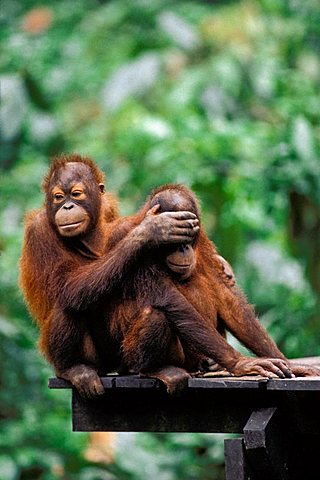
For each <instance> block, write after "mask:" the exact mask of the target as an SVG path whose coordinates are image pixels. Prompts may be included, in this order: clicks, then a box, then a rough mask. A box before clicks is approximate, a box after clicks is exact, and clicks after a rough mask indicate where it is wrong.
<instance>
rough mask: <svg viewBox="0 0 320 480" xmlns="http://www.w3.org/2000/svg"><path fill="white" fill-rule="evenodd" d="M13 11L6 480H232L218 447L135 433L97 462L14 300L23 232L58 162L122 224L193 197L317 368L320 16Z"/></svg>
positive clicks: (152, 6) (5, 92)
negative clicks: (105, 200)
mask: <svg viewBox="0 0 320 480" xmlns="http://www.w3.org/2000/svg"><path fill="white" fill-rule="evenodd" d="M1 10H2V11H1V14H2V17H1V30H0V38H1V60H0V65H1V93H2V98H1V100H2V103H1V120H2V122H1V142H2V148H1V157H0V175H1V180H0V192H1V193H0V253H1V256H0V271H1V278H0V342H1V346H0V364H1V372H0V389H1V391H0V478H1V480H16V479H30V480H37V479H44V480H51V479H59V478H61V479H79V480H113V479H124V480H127V479H128V480H129V479H130V480H131V479H132V480H149V479H150V478H157V479H159V480H176V479H180V478H185V479H190V480H191V479H202V480H206V479H216V480H220V479H222V478H223V444H222V441H221V438H218V436H217V435H200V434H192V435H187V434H185V435H182V434H162V435H152V434H123V435H120V436H118V437H117V439H116V444H115V458H114V461H113V462H112V463H111V464H110V465H104V464H103V463H95V462H91V461H89V460H86V459H85V457H84V450H85V448H86V445H87V441H88V436H87V435H86V434H73V433H71V425H70V410H69V394H68V393H66V392H63V391H53V392H52V391H51V392H50V391H48V390H47V388H46V383H47V378H48V377H49V376H50V375H52V371H51V369H50V367H49V366H48V365H47V364H46V363H45V362H44V361H43V359H42V358H41V357H40V355H39V353H38V352H37V349H36V342H37V331H36V328H35V326H34V325H33V324H32V321H31V319H30V317H29V315H28V313H27V311H26V308H25V306H24V303H23V300H22V297H21V294H20V292H19V289H18V287H17V276H18V259H19V255H20V249H21V242H22V234H23V216H24V214H25V212H26V211H27V210H30V209H32V208H36V207H39V206H40V205H41V203H42V201H43V197H42V193H41V191H40V183H41V179H42V176H43V174H44V172H45V171H46V168H47V165H48V162H49V158H50V156H52V155H54V154H58V153H61V152H78V153H81V154H85V155H88V156H91V157H92V158H94V159H95V160H96V161H97V162H98V164H99V165H100V167H101V168H102V169H103V170H104V171H105V172H106V174H107V188H108V189H109V190H111V191H113V192H115V193H117V194H118V195H119V197H120V202H121V212H122V213H123V214H128V213H132V212H135V211H136V209H137V208H138V207H139V205H141V204H142V202H143V201H144V199H145V198H146V196H147V194H148V193H149V191H150V189H151V188H152V187H154V186H156V185H159V184H162V183H164V182H175V181H178V182H182V183H184V184H186V185H188V186H190V187H191V188H192V189H194V191H195V192H196V193H197V195H198V196H199V199H200V200H201V204H202V209H203V223H204V225H205V227H206V230H207V232H208V234H209V235H210V237H211V238H212V239H213V240H214V241H215V242H216V244H217V245H218V248H219V250H220V252H221V253H222V255H224V256H225V257H226V258H227V259H228V260H229V261H230V262H231V263H232V265H233V266H234V268H235V271H236V274H237V278H238V281H239V283H240V285H241V286H242V288H243V289H244V291H245V292H246V294H247V295H248V298H249V300H250V302H251V303H254V304H255V305H256V309H257V312H258V314H259V316H260V318H261V321H262V322H263V324H264V325H265V326H266V327H267V328H268V330H269V332H270V334H271V335H272V336H273V338H274V339H275V340H276V341H277V342H278V345H279V346H280V348H281V349H282V350H283V352H284V353H285V354H286V355H287V356H289V357H299V356H308V355H320V342H319V340H320V308H319V307H320V301H319V297H320V295H319V292H320V160H319V146H320V122H319V120H320V89H319V85H320V55H319V53H320V4H319V1H318V0H290V1H279V0H260V1H258V0H243V1H215V2H210V1H207V2H205V1H202V2H201V1H189V2H188V1H176V2H172V1H168V0H136V1H134V2H133V1H130V0H114V1H98V0H87V1H86V0H72V1H70V2H66V1H62V0H55V1H43V2H39V1H32V0H20V1H18V0H3V1H2V9H1ZM198 407H199V408H201V406H198ZM198 407H197V406H195V409H196V408H198Z"/></svg>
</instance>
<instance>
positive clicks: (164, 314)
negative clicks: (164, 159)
mask: <svg viewBox="0 0 320 480" xmlns="http://www.w3.org/2000/svg"><path fill="white" fill-rule="evenodd" d="M168 192H169V196H168ZM175 193H178V194H181V197H183V199H184V200H185V202H186V203H185V204H184V205H183V207H181V208H183V209H188V210H190V211H193V212H194V213H196V214H197V216H199V207H198V202H197V201H196V199H195V197H194V195H193V193H192V192H191V191H190V190H188V189H187V188H186V187H184V186H181V185H165V186H163V187H160V188H159V189H157V190H155V191H154V192H153V193H152V195H151V196H150V198H149V200H148V201H147V202H146V204H145V206H144V207H143V208H142V209H141V211H140V212H139V213H138V214H137V215H136V216H133V217H129V218H126V219H119V220H117V227H116V229H114V230H113V233H112V234H111V236H110V237H109V248H112V247H113V246H114V245H116V244H117V242H118V241H119V240H121V238H122V236H125V235H126V234H128V232H129V231H130V229H131V228H133V227H134V226H135V225H137V224H139V223H140V222H141V220H142V218H143V217H144V216H145V215H146V213H147V211H148V210H149V209H150V208H152V207H154V205H156V204H157V203H162V204H163V205H164V206H169V207H170V195H174V194H175ZM163 194H165V196H166V197H167V198H166V197H165V198H164V199H163ZM184 200H183V202H184ZM165 208H167V207H165ZM179 208H180V205H179V202H178V203H177V202H176V203H175V205H174V206H173V207H172V209H179ZM194 248H195V252H196V258H197V266H196V270H195V272H194V273H193V274H192V276H191V278H190V279H189V280H187V281H185V282H181V281H179V278H177V277H174V276H172V275H170V276H168V272H167V271H166V269H165V268H164V267H163V265H162V264H161V256H160V255H161V254H159V253H158V254H157V256H156V257H155V253H154V252H152V253H151V254H150V255H149V257H147V258H144V265H143V266H141V267H139V266H137V267H136V268H135V270H134V271H133V272H131V273H130V274H129V277H128V278H127V279H126V284H125V285H123V296H122V298H119V299H118V303H117V304H116V307H115V308H114V310H113V319H112V322H113V325H114V332H115V333H114V334H115V335H117V337H118V338H119V339H120V341H122V348H123V354H124V361H125V363H126V366H127V368H129V369H130V368H132V369H133V370H135V371H150V370H152V369H153V370H154V369H156V368H160V367H161V366H165V365H168V364H170V363H171V364H174V362H175V365H176V366H178V367H181V366H183V367H186V368H191V367H193V368H194V367H196V366H197V359H199V358H201V356H203V355H207V356H210V357H213V358H214V359H215V360H216V361H218V362H219V363H220V364H221V365H222V366H224V367H226V368H228V369H229V370H231V371H234V372H235V373H238V374H239V373H254V371H255V368H256V365H254V368H253V367H251V366H250V365H252V364H251V363H250V362H252V360H251V359H250V360H249V359H248V365H249V366H248V367H246V366H245V367H244V364H243V363H241V362H245V360H244V358H243V357H242V356H241V355H240V354H239V353H238V352H236V351H235V350H234V349H233V348H232V347H231V346H230V345H228V344H227V343H226V341H225V339H224V338H223V337H222V336H221V335H220V334H219V333H218V328H219V331H220V332H221V331H222V332H223V329H224V326H225V327H227V328H228V329H229V330H230V331H231V332H232V333H234V334H235V335H236V337H237V338H238V339H239V340H240V341H242V342H243V343H244V344H245V345H246V346H247V347H248V348H250V349H251V350H252V351H253V352H254V353H256V354H257V355H259V356H269V357H270V356H271V357H275V358H280V359H284V356H283V355H282V354H281V352H280V351H279V350H278V348H277V347H276V345H275V343H274V342H273V341H272V340H271V338H270V337H269V336H268V335H267V333H266V332H265V330H264V329H263V328H262V326H261V325H260V323H259V322H258V320H257V319H256V318H255V315H254V311H253V309H252V308H251V307H250V306H249V305H248V303H247V302H246V300H245V298H244V296H243V295H242V294H241V292H240V291H239V290H238V289H233V288H231V287H230V285H228V282H227V280H225V279H223V278H222V277H221V270H222V268H223V267H222V266H221V260H220V258H219V256H218V255H217V250H216V248H215V246H214V244H213V243H212V242H210V240H209V239H208V237H207V236H206V234H205V232H204V231H203V230H202V229H200V234H199V236H198V238H197V240H196V241H195V242H194ZM164 255H165V250H164V251H162V256H164ZM155 258H156V259H155ZM175 289H177V290H175ZM178 292H180V294H182V295H181V296H179V293H178ZM185 299H187V300H188V302H189V305H188V304H186V302H185ZM128 300H129V303H126V302H128ZM132 302H133V304H132ZM121 303H122V305H121V307H120V306H119V305H120V304H121ZM148 306H151V307H152V308H151V311H149V310H148V311H147V313H146V310H145V308H147V307H148ZM136 312H141V313H140V314H139V313H138V314H137V313H136ZM218 318H221V319H222V321H223V324H222V325H218ZM239 361H240V363H241V368H242V370H241V369H240V370H241V371H240V370H238V369H237V368H236V367H235V365H236V364H237V363H238V362H239ZM276 363H277V362H276ZM258 367H260V365H258ZM268 367H270V370H273V371H274V372H276V371H277V369H278V367H277V366H274V365H273V364H272V365H271V366H270V365H268ZM281 367H282V365H281ZM284 369H285V367H284ZM257 370H258V371H259V372H260V373H265V371H264V370H263V368H261V369H259V368H258V369H257Z"/></svg>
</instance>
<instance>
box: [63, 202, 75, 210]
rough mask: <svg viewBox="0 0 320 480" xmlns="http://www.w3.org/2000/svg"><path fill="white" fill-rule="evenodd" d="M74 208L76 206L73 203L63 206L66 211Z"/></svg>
mask: <svg viewBox="0 0 320 480" xmlns="http://www.w3.org/2000/svg"><path fill="white" fill-rule="evenodd" d="M73 207H74V204H73V203H72V202H67V203H65V204H64V205H63V208H64V209H65V210H71V208H73Z"/></svg>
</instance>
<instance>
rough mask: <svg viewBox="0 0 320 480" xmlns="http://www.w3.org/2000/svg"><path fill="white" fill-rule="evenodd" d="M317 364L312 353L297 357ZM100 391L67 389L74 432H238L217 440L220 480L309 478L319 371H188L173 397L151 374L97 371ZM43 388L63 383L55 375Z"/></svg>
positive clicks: (319, 450)
mask: <svg viewBox="0 0 320 480" xmlns="http://www.w3.org/2000/svg"><path fill="white" fill-rule="evenodd" d="M303 361H304V363H312V364H316V363H317V364H319V365H320V358H317V359H314V358H313V359H310V360H308V359H303ZM102 382H103V385H104V387H105V391H106V392H105V395H103V396H102V397H100V398H98V399H92V400H86V399H83V398H82V397H80V396H79V395H78V393H77V392H76V391H75V390H74V389H72V421H73V430H74V431H117V432H124V431H125V432H141V431H144V432H145V431H150V432H169V431H170V432H210V433H238V434H241V436H240V437H239V438H234V439H228V440H225V460H226V479H227V480H264V479H266V480H278V479H279V480H282V479H288V480H289V479H290V480H292V479H295V480H298V479H299V480H300V479H303V480H304V479H306V480H308V479H309V478H310V479H312V478H315V477H314V473H313V472H315V471H317V469H318V465H319V459H318V457H317V455H320V377H312V378H310V377H309V378H294V379H288V380H280V379H276V380H267V379H263V378H261V377H260V378H259V377H241V378H235V377H224V378H192V379H190V380H189V385H188V388H187V389H186V390H185V391H184V392H183V393H182V394H181V395H180V396H179V397H172V396H169V395H168V394H167V393H166V391H165V388H164V386H163V385H161V383H160V382H159V381H158V380H154V379H148V378H140V377H139V376H136V375H132V376H113V375H110V376H107V377H103V378H102ZM49 387H50V388H71V385H70V384H69V383H68V382H66V381H64V380H61V379H57V378H52V379H50V380H49Z"/></svg>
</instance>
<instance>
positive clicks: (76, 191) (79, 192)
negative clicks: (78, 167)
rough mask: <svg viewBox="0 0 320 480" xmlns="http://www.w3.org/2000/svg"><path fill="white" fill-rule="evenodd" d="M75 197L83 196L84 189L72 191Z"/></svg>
mask: <svg viewBox="0 0 320 480" xmlns="http://www.w3.org/2000/svg"><path fill="white" fill-rule="evenodd" d="M71 195H72V196H73V198H80V197H83V195H84V193H83V191H82V190H75V191H74V192H72V193H71Z"/></svg>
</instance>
